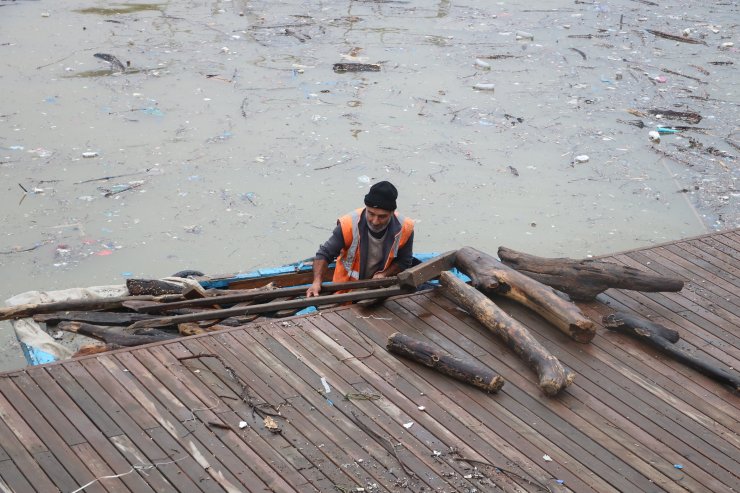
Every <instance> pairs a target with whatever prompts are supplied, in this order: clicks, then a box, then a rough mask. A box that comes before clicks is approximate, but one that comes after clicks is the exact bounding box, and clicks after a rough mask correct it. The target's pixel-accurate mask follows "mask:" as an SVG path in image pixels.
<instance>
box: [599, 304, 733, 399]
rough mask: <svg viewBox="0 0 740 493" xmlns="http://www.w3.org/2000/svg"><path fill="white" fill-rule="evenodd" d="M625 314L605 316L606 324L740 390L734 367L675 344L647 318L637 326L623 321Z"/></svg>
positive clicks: (615, 330) (613, 329)
mask: <svg viewBox="0 0 740 493" xmlns="http://www.w3.org/2000/svg"><path fill="white" fill-rule="evenodd" d="M624 315H625V314H624V313H621V312H617V313H615V314H611V315H606V316H604V326H605V327H606V328H608V329H609V330H612V331H614V332H619V333H622V334H627V335H630V336H632V337H634V338H636V339H639V340H640V341H642V342H645V343H647V344H650V345H651V346H653V347H654V348H656V349H658V350H659V351H661V352H662V353H664V354H667V355H668V356H670V357H671V358H673V359H674V360H676V361H678V362H679V363H682V364H684V365H686V366H688V367H690V368H693V369H695V370H697V371H699V372H701V373H703V374H704V375H706V376H708V377H709V378H712V379H714V380H716V381H718V382H720V383H722V384H724V385H729V386H730V387H732V388H733V390H734V391H735V392H738V391H740V375H739V374H738V373H737V372H735V371H733V370H732V369H727V370H725V369H724V368H720V367H718V366H715V365H713V364H711V363H709V362H707V361H704V360H702V359H699V358H697V357H696V356H694V355H693V354H690V353H687V352H686V351H684V350H683V349H681V348H678V347H676V346H674V345H673V344H672V343H671V342H670V341H669V340H668V339H665V338H664V337H662V336H660V335H659V334H658V333H657V332H654V331H653V330H652V327H651V323H650V321H647V320H646V322H647V324H645V323H642V324H639V325H636V326H632V325H629V324H626V323H622V320H623V318H624ZM635 318H639V317H635Z"/></svg>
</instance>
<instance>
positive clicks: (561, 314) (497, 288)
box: [455, 247, 596, 343]
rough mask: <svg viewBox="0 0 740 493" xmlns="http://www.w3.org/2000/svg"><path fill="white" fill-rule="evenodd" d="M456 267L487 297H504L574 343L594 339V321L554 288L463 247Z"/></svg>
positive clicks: (472, 249) (483, 254) (486, 255)
mask: <svg viewBox="0 0 740 493" xmlns="http://www.w3.org/2000/svg"><path fill="white" fill-rule="evenodd" d="M499 251H500V250H499ZM455 265H456V266H457V268H458V269H460V270H461V271H462V272H463V273H465V274H467V275H468V276H469V277H470V278H471V279H472V285H473V286H475V287H476V288H477V289H478V290H480V291H482V292H484V293H485V294H486V295H492V294H495V295H500V296H505V297H507V298H510V299H512V300H514V301H516V302H517V303H520V304H522V305H524V306H526V307H527V308H529V309H531V310H533V311H535V312H537V313H539V314H540V315H541V316H542V317H544V318H545V319H547V320H548V321H549V322H550V323H552V324H553V325H554V326H555V327H557V328H558V329H559V330H560V331H561V332H563V333H564V334H567V335H568V336H569V337H571V338H572V339H573V340H575V341H578V342H583V343H585V342H589V341H591V340H592V339H593V338H594V335H595V334H596V329H595V328H594V323H593V321H591V320H589V319H588V318H587V317H586V316H585V315H583V313H582V312H581V310H580V309H579V308H578V307H577V306H576V305H574V304H573V303H571V302H569V301H567V300H564V299H563V298H562V297H561V296H559V295H558V293H556V292H555V290H553V288H551V287H549V286H546V285H544V284H542V283H541V282H538V280H536V279H533V278H531V277H528V276H526V275H524V274H522V273H520V272H517V271H516V270H514V269H512V268H511V267H508V266H507V265H504V264H502V263H501V262H499V261H498V260H496V259H495V258H494V257H492V256H491V255H488V254H486V253H483V252H481V251H479V250H476V249H474V248H471V247H465V248H462V249H460V250H458V252H457V257H456V260H455Z"/></svg>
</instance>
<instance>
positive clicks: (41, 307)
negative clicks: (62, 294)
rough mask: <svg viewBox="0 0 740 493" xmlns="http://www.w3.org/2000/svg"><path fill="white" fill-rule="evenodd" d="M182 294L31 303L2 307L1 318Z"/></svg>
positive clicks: (112, 306)
mask: <svg viewBox="0 0 740 493" xmlns="http://www.w3.org/2000/svg"><path fill="white" fill-rule="evenodd" d="M181 299H182V296H181V295H166V296H159V297H157V296H119V297H115V298H95V299H89V300H66V301H54V302H51V303H29V304H25V305H17V306H8V307H3V308H0V320H9V319H16V318H24V317H29V316H31V315H34V314H36V313H53V312H61V311H65V310H115V309H117V308H121V307H122V306H123V303H124V302H126V301H166V300H181Z"/></svg>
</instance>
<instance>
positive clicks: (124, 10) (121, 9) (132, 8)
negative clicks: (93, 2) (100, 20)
mask: <svg viewBox="0 0 740 493" xmlns="http://www.w3.org/2000/svg"><path fill="white" fill-rule="evenodd" d="M113 5H114V6H112V7H88V8H86V9H77V10H75V12H78V13H80V14H97V15H116V14H132V13H134V12H143V11H145V10H160V11H161V10H162V9H163V7H164V5H163V4H161V3H126V4H124V3H116V4H113Z"/></svg>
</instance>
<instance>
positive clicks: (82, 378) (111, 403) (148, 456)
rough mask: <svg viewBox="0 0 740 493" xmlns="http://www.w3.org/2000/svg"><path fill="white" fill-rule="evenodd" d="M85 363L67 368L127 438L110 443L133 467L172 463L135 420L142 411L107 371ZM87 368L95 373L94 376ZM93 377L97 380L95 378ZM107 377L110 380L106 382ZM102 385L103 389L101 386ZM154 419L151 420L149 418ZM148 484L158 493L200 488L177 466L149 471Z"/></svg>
mask: <svg viewBox="0 0 740 493" xmlns="http://www.w3.org/2000/svg"><path fill="white" fill-rule="evenodd" d="M84 363H86V364H87V366H85V365H83V363H82V362H77V361H70V362H67V363H65V364H64V368H65V369H66V370H67V371H68V372H69V374H70V375H71V376H72V377H73V378H74V379H75V381H77V382H78V383H79V384H80V385H81V386H83V387H84V388H85V389H86V390H87V391H88V392H90V395H91V396H92V397H93V398H94V399H95V402H96V403H97V404H98V405H99V406H100V407H101V408H102V409H103V410H105V412H106V413H108V416H110V417H111V418H113V419H115V421H116V423H117V424H118V426H119V427H120V428H121V430H122V431H123V432H124V433H125V435H120V436H115V437H111V438H110V439H111V442H112V443H113V444H114V445H115V446H116V448H117V449H118V450H119V451H120V452H121V453H122V454H123V455H124V456H125V457H126V459H127V460H128V461H129V463H130V464H135V463H138V464H141V465H151V464H158V463H162V462H169V461H170V460H171V459H170V458H169V456H168V453H167V452H165V451H163V450H162V449H160V448H159V447H157V446H156V445H155V444H154V443H152V441H151V440H150V438H149V435H147V434H146V432H145V431H144V429H142V428H141V427H140V425H139V424H138V423H137V422H136V421H135V420H134V419H133V418H132V415H133V416H136V415H137V413H136V411H135V410H136V409H141V407H140V406H138V405H137V404H136V403H135V402H133V399H131V398H130V395H129V394H128V393H126V392H125V391H124V390H123V389H122V388H121V387H120V385H119V384H118V382H116V381H115V380H114V379H113V378H111V377H110V375H109V374H108V371H107V370H106V369H105V368H104V367H103V366H102V365H100V363H98V361H97V360H95V359H89V360H87V361H85V362H84ZM87 368H91V369H92V373H91V372H89V371H88V369H87ZM93 374H95V377H96V378H97V379H96V378H93ZM106 375H107V378H106ZM98 379H99V380H98ZM101 381H102V382H103V383H102V385H101V383H100V382H101ZM124 393H125V394H126V395H128V396H129V399H126V400H124V401H123V403H121V402H119V399H120V397H119V396H120V395H122V394H124ZM150 419H151V418H150ZM144 423H145V424H148V425H150V427H157V426H158V425H157V423H156V422H155V421H153V420H152V421H151V422H149V421H144ZM146 473H147V478H148V481H149V482H150V483H151V484H152V487H154V489H155V490H156V491H157V492H161V491H168V490H170V489H172V488H175V489H177V490H179V491H196V490H197V487H196V486H195V485H194V484H193V483H192V481H189V479H188V478H187V475H185V474H183V471H181V470H180V469H179V466H178V465H177V463H175V464H172V465H168V466H158V467H156V468H148V469H147V470H146Z"/></svg>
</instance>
